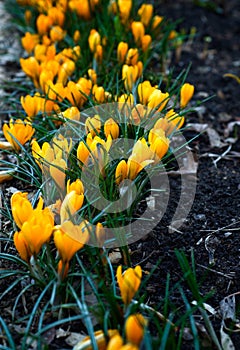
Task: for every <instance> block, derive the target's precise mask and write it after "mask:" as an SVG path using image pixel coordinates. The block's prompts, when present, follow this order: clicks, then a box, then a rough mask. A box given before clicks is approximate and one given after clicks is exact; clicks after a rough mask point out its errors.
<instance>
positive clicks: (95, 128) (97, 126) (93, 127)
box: [85, 114, 101, 136]
mask: <svg viewBox="0 0 240 350" xmlns="http://www.w3.org/2000/svg"><path fill="white" fill-rule="evenodd" d="M85 129H86V133H87V134H88V133H89V132H90V133H91V135H92V136H95V135H97V134H99V133H100V131H101V118H100V116H99V115H98V114H96V115H95V116H94V117H92V118H90V117H88V118H87V119H86V122H85Z"/></svg>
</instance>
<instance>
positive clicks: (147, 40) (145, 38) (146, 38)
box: [141, 34, 152, 52]
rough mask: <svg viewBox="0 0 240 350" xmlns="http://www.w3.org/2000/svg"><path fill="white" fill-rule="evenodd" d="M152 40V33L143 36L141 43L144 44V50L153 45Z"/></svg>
mask: <svg viewBox="0 0 240 350" xmlns="http://www.w3.org/2000/svg"><path fill="white" fill-rule="evenodd" d="M151 42H152V37H151V35H148V34H147V35H144V36H143V37H142V40H141V45H142V50H143V52H146V51H147V50H148V49H149V47H150V45H151Z"/></svg>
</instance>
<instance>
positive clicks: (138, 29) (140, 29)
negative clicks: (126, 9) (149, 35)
mask: <svg viewBox="0 0 240 350" xmlns="http://www.w3.org/2000/svg"><path fill="white" fill-rule="evenodd" d="M131 28H132V33H133V37H134V41H135V43H136V44H140V43H141V41H142V37H143V36H144V34H145V28H144V25H143V24H142V22H136V21H133V22H132V25H131Z"/></svg>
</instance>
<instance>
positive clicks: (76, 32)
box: [73, 29, 81, 43]
mask: <svg viewBox="0 0 240 350" xmlns="http://www.w3.org/2000/svg"><path fill="white" fill-rule="evenodd" d="M80 38H81V34H80V31H79V30H78V29H77V30H75V32H74V33H73V40H74V42H75V43H78V42H79V40H80Z"/></svg>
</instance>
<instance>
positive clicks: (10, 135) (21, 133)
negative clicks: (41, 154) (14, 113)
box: [3, 119, 35, 151]
mask: <svg viewBox="0 0 240 350" xmlns="http://www.w3.org/2000/svg"><path fill="white" fill-rule="evenodd" d="M34 132H35V129H34V128H33V127H32V126H31V124H30V123H29V122H27V121H26V122H23V121H22V120H21V119H17V120H16V121H13V120H12V119H11V120H10V122H9V126H8V125H7V124H4V125H3V134H4V136H5V138H6V140H7V141H8V142H9V143H10V144H11V145H12V147H13V148H14V149H15V150H16V151H19V150H20V148H21V147H20V145H22V146H23V145H25V143H26V142H27V141H29V140H30V139H31V138H32V136H33V134H34Z"/></svg>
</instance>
